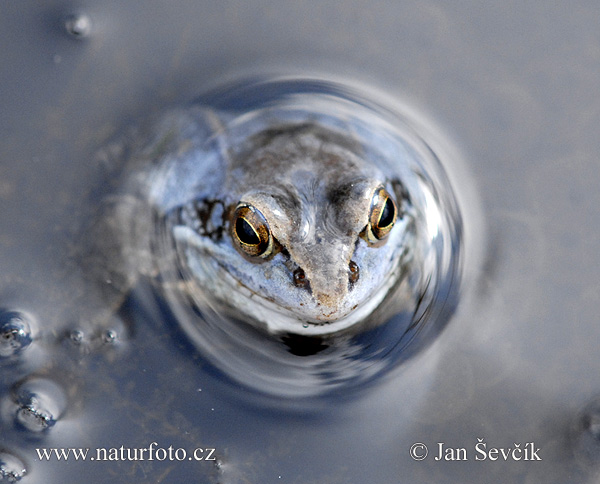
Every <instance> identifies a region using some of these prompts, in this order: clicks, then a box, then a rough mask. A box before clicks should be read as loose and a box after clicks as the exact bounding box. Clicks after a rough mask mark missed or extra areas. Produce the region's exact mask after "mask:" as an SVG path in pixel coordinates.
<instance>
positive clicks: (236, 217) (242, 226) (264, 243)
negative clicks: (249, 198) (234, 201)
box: [231, 203, 273, 258]
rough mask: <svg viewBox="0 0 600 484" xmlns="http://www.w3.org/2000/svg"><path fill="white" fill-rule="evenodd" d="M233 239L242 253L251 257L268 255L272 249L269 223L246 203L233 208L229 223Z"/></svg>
mask: <svg viewBox="0 0 600 484" xmlns="http://www.w3.org/2000/svg"><path fill="white" fill-rule="evenodd" d="M231 233H232V237H233V240H234V241H235V242H236V243H237V246H238V247H239V248H240V249H241V250H242V252H243V253H245V254H246V255H249V256H251V257H261V258H265V257H268V256H269V255H270V254H271V252H272V251H273V237H272V236H271V230H270V229H269V224H268V223H267V220H266V219H265V217H264V215H263V214H262V213H260V211H259V210H258V209H256V208H254V207H253V206H252V205H249V204H247V203H240V204H238V206H237V207H236V208H235V211H234V212H233V217H232V223H231Z"/></svg>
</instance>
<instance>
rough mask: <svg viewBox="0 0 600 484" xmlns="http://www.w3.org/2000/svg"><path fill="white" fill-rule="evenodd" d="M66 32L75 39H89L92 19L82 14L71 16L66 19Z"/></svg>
mask: <svg viewBox="0 0 600 484" xmlns="http://www.w3.org/2000/svg"><path fill="white" fill-rule="evenodd" d="M65 30H66V31H67V34H69V35H70V36H71V37H73V38H75V39H84V38H86V37H88V36H89V35H90V33H91V31H92V22H91V20H90V17H89V16H87V15H85V14H82V13H78V14H72V15H69V16H68V17H67V18H66V19H65Z"/></svg>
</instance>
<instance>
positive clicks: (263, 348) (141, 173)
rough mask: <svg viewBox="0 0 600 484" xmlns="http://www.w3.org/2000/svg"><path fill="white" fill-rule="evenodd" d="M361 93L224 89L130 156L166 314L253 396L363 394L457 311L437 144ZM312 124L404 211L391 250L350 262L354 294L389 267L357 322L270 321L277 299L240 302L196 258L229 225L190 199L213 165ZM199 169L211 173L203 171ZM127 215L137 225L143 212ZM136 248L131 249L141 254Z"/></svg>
mask: <svg viewBox="0 0 600 484" xmlns="http://www.w3.org/2000/svg"><path fill="white" fill-rule="evenodd" d="M369 94H370V91H364V92H363V91H361V90H360V89H356V88H354V87H348V86H345V85H340V84H336V83H331V82H324V81H320V80H304V79H288V78H285V79H275V80H268V81H262V80H261V81H252V82H244V83H239V84H236V85H232V86H227V87H226V88H223V89H221V90H218V91H213V92H211V93H209V94H207V95H205V96H203V97H202V98H200V99H199V100H198V102H197V103H196V104H194V105H193V106H191V107H189V108H187V109H182V110H178V111H175V112H173V113H169V114H168V115H167V116H165V117H164V118H163V119H162V120H161V121H160V122H159V123H157V125H156V126H155V128H154V132H153V134H152V136H151V141H150V143H146V144H145V146H144V147H143V148H141V149H139V150H138V151H137V152H136V153H134V158H135V159H136V160H137V161H138V162H139V160H140V159H141V160H142V165H141V166H142V168H141V169H138V170H137V172H136V173H135V174H134V176H132V177H131V180H133V182H132V184H130V185H129V187H130V188H131V186H133V187H134V188H133V189H132V190H130V191H134V192H136V194H137V196H141V197H142V198H143V199H144V205H147V206H149V207H151V211H152V215H151V220H152V228H151V229H149V230H151V234H150V236H149V237H147V239H149V242H147V243H148V245H149V247H146V248H148V249H149V251H150V253H151V258H152V259H153V260H154V262H155V265H156V267H157V273H158V276H156V274H155V275H154V276H153V277H154V278H155V280H159V281H160V287H161V288H160V293H161V294H162V297H164V298H165V300H166V302H167V307H168V310H169V311H170V312H171V313H172V315H173V317H174V318H175V319H176V321H177V323H178V325H180V327H181V328H183V330H184V332H185V334H186V335H187V337H188V338H189V339H190V341H191V342H192V343H193V345H194V347H195V348H197V349H198V350H199V351H200V352H201V353H202V355H204V356H205V357H206V358H207V359H208V360H209V361H210V362H212V363H213V364H214V365H215V366H216V367H217V368H218V369H220V370H221V371H222V372H223V373H224V374H225V375H227V376H228V377H229V378H231V379H233V380H234V381H236V382H238V383H242V384H243V385H245V386H247V387H249V388H251V389H254V390H257V391H259V392H262V393H267V394H272V395H276V396H288V397H294V396H310V395H318V394H322V393H326V392H328V391H331V390H336V391H337V390H339V389H340V388H342V387H356V386H357V385H362V384H364V383H366V382H368V381H371V380H372V379H373V378H374V377H375V376H376V375H381V374H382V373H383V372H384V371H385V370H387V369H390V368H392V367H394V366H395V365H397V364H398V363H399V362H400V361H403V360H404V359H406V358H407V357H409V356H410V355H412V354H414V353H415V352H416V351H417V350H419V349H421V348H423V347H424V346H425V345H426V343H427V342H429V341H431V339H432V337H433V336H435V335H436V334H438V333H439V331H440V330H441V329H442V328H443V327H444V326H445V324H446V323H447V322H448V320H449V318H450V316H451V314H452V313H453V311H454V308H455V306H456V303H457V300H458V295H459V292H460V291H459V289H460V282H461V268H462V259H463V249H462V237H463V221H462V217H461V213H460V211H459V208H458V204H457V202H456V199H455V197H454V194H453V188H452V187H451V186H450V182H449V180H448V177H447V175H446V173H445V169H444V166H443V165H445V162H446V160H444V154H443V153H440V152H438V149H437V147H438V145H437V144H436V140H437V136H434V135H433V134H432V132H431V131H430V130H428V129H427V128H426V127H425V126H424V125H423V123H421V122H420V121H417V119H416V117H413V116H412V115H411V114H410V111H409V110H406V112H404V111H403V108H402V107H401V106H400V107H398V105H397V103H395V102H394V101H393V100H390V99H387V98H385V97H382V96H379V95H373V96H369ZM307 125H310V126H317V127H318V128H315V129H318V130H321V131H322V132H326V133H333V134H332V135H329V134H327V135H326V136H331V139H334V138H335V139H339V140H341V141H339V143H338V145H339V146H341V147H342V148H344V147H345V146H358V148H356V149H355V148H352V150H354V151H353V153H359V154H360V156H363V157H365V158H366V159H368V160H371V161H373V160H375V162H374V166H375V167H376V168H377V170H379V171H381V172H382V173H385V174H386V176H387V178H386V179H388V180H392V181H390V182H389V183H388V182H386V183H388V184H387V185H384V188H385V190H387V191H385V190H383V189H382V190H383V191H382V192H381V193H382V194H384V193H388V192H390V193H394V194H395V197H396V198H398V200H397V201H396V204H397V205H398V207H400V208H399V209H398V210H399V213H398V220H397V221H396V223H395V226H394V227H393V229H392V230H391V232H390V241H389V242H387V247H388V249H386V251H381V252H379V253H378V254H384V255H382V256H380V257H379V259H377V258H374V259H373V261H374V262H370V264H371V265H368V264H367V263H365V264H362V263H361V264H356V263H355V261H354V259H353V260H352V263H351V264H350V266H349V277H350V283H349V284H350V289H352V287H353V284H357V287H358V284H362V283H363V282H364V281H366V282H364V284H368V283H369V278H370V277H371V275H370V274H373V275H375V274H378V268H380V269H381V271H386V273H385V277H383V278H382V280H383V281H384V282H382V283H379V282H378V283H377V285H376V284H375V283H373V284H372V287H371V289H370V291H371V292H370V294H369V295H368V297H365V298H364V302H360V303H357V304H356V306H357V307H355V308H352V311H353V312H352V316H348V317H346V316H344V317H342V318H340V320H339V321H336V320H332V321H325V322H323V323H322V324H321V323H317V322H315V321H313V320H311V319H310V318H307V320H306V322H304V323H303V324H298V321H300V322H301V321H302V318H301V317H300V318H299V319H298V321H296V320H294V318H293V317H288V316H285V315H284V316H279V314H280V313H281V314H286V315H287V314H288V313H287V312H285V313H284V312H283V311H280V313H279V312H278V311H279V309H278V308H277V301H278V299H277V296H273V297H272V298H271V299H269V300H266V302H265V300H263V298H261V294H258V292H260V291H255V292H254V293H252V291H246V293H244V291H245V289H244V288H245V285H244V284H238V286H236V285H235V283H231V281H228V280H227V281H226V280H225V279H227V278H230V277H233V276H231V272H232V271H231V270H229V272H224V271H222V270H221V266H225V265H226V264H225V263H222V262H221V261H219V260H218V255H219V254H220V253H217V257H211V258H208V257H207V258H202V257H197V254H198V253H202V251H203V250H204V245H210V244H212V243H213V242H214V241H215V240H220V238H222V237H223V230H225V229H223V227H222V226H221V222H222V220H225V215H224V213H227V210H228V208H227V206H226V203H224V202H223V200H219V199H215V200H208V201H207V198H208V197H207V196H205V197H204V199H203V200H202V203H203V204H202V205H201V206H200V205H199V203H198V202H197V200H198V199H199V198H200V196H201V195H202V193H199V192H203V191H204V192H206V193H208V192H209V190H208V188H207V185H210V184H211V183H216V181H217V180H221V179H222V177H223V176H228V175H231V173H221V171H222V170H224V167H225V164H223V163H222V162H221V160H223V159H224V157H233V158H235V157H236V156H238V155H239V154H240V153H248V152H250V153H251V152H252V150H253V149H254V148H253V143H256V140H259V139H261V136H262V134H263V133H265V132H270V133H271V132H273V130H278V129H279V130H283V129H288V127H289V126H292V127H294V126H307ZM282 127H285V128H282ZM311 129H313V128H311ZM269 130H270V131H269ZM324 136H325V135H324ZM328 139H329V138H328ZM344 140H346V141H347V143H346V141H344ZM298 143H300V141H298ZM342 148H340V151H339V152H340V153H343V152H344V151H343V149H342ZM257 149H258V148H257ZM323 149H325V148H323ZM336 149H337V148H336ZM208 166H209V167H213V168H212V171H211V170H208V171H207V170H206V169H204V171H203V170H199V169H198V167H205V168H206V167H208ZM261 169H268V167H267V168H264V167H262V168H261ZM220 170H221V171H220ZM197 172H200V173H201V175H199V174H198V173H197ZM202 177H204V178H203V179H201V178H202ZM140 181H141V183H140ZM382 196H383V195H382ZM386 196H387V195H386ZM384 202H385V199H384ZM384 202H382V203H384ZM384 209H385V210H387V211H386V212H385V214H386V215H385V216H384V215H381V217H387V218H388V219H389V220H392V215H393V214H389V212H390V211H391V210H394V206H393V205H392V202H389V203H387V208H385V207H384V205H382V208H381V210H382V211H383V210H384ZM136 217H137V223H138V225H139V220H140V219H141V218H143V217H142V216H141V215H140V214H139V213H138V214H136ZM389 220H388V221H389ZM388 229H389V228H388ZM246 230H248V229H247V228H246ZM135 232H136V233H139V231H138V230H136V231H135ZM190 234H192V235H190ZM198 234H200V236H198ZM250 235H252V234H251V233H250ZM250 235H249V236H248V238H250ZM190 237H191V238H192V239H193V240H194V241H195V242H193V243H190V242H189V240H190ZM137 239H138V237H136V240H133V241H131V242H132V243H133V244H134V245H135V243H137V244H138V246H139V245H140V243H141V242H140V240H137ZM139 239H143V240H146V238H145V237H140V238H139ZM182 240H183V241H184V242H182ZM257 240H258V239H257ZM204 241H206V244H205V243H204ZM141 244H142V245H143V242H142V243H141ZM360 244H363V242H362V241H361V242H357V249H356V250H357V251H358V250H359V245H360ZM190 246H192V249H193V250H192V249H190ZM142 249H144V248H142ZM211 250H212V249H211ZM361 250H363V249H361ZM364 250H366V249H364ZM138 252H140V253H142V252H144V250H139V251H138ZM374 253H377V252H374ZM211 254H213V255H214V252H212V253H211ZM223 254H224V255H223V257H226V256H227V254H226V253H225V252H223ZM284 256H285V253H284ZM275 257H277V256H275ZM273 260H275V258H274V259H273ZM377 264H378V265H377ZM288 266H290V264H289V263H288ZM359 266H360V267H359ZM256 267H263V268H264V267H266V265H265V264H263V265H262V266H261V265H260V264H256ZM365 267H366V268H367V269H365ZM217 269H218V270H217ZM289 269H290V271H291V272H290V273H291V274H292V275H291V276H290V278H289V280H290V284H294V285H295V287H297V288H300V289H301V288H302V287H303V286H304V285H305V282H304V281H305V279H304V278H305V275H304V273H303V271H302V270H299V269H298V268H295V267H289ZM260 271H263V272H260ZM369 271H370V272H369ZM259 272H260V274H261V277H264V280H265V281H266V282H265V284H274V283H277V284H278V282H277V281H278V279H277V275H276V273H275V271H273V272H272V273H271V272H264V269H260V270H259ZM199 274H200V276H199ZM207 274H209V275H210V274H212V275H215V274H216V275H217V276H214V277H213V279H210V278H209V277H208V276H206V275H207ZM265 274H266V275H265ZM273 274H275V275H273ZM269 277H271V278H272V279H269ZM203 278H204V279H203ZM207 281H208V282H207ZM357 281H358V282H357ZM228 284H229V285H228ZM223 287H225V289H223ZM361 287H362V286H361ZM365 287H367V288H368V287H369V286H365ZM280 288H281V286H277V288H276V290H277V289H280ZM219 291H220V292H219ZM357 292H358V291H357ZM215 294H217V295H215ZM361 301H363V300H361ZM301 303H302V304H303V302H302V301H301ZM257 308H258V309H257ZM265 313H266V314H268V316H264V314H265ZM261 319H262V323H261ZM265 321H266V323H265Z"/></svg>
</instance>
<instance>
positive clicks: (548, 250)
mask: <svg viewBox="0 0 600 484" xmlns="http://www.w3.org/2000/svg"><path fill="white" fill-rule="evenodd" d="M80 12H83V13H85V14H86V15H87V16H88V17H89V19H90V21H91V30H90V32H89V35H88V36H87V37H85V38H76V36H74V35H69V34H68V33H67V31H66V29H65V18H66V17H67V16H68V15H69V14H73V13H80ZM599 22H600V7H599V6H597V5H596V4H595V3H594V2H587V3H584V2H581V3H579V4H578V5H573V4H568V3H566V2H565V3H563V4H562V5H541V4H540V5H539V6H533V5H530V6H524V5H522V4H521V3H518V2H512V3H511V2H509V3H506V2H504V3H498V4H491V3H490V4H488V5H485V6H484V5H481V4H480V3H479V2H472V1H464V2H458V3H454V4H453V5H452V6H448V5H447V4H446V3H443V2H404V3H402V4H398V3H397V2H384V1H382V2H345V3H344V4H343V6H342V5H340V4H339V3H336V2H319V3H316V2H266V1H264V2H244V3H242V2H239V3H238V2H219V3H218V4H217V3H212V4H211V3H209V2H202V3H201V2H180V3H177V4H176V5H173V4H170V3H166V2H165V3H161V2H144V7H143V8H141V6H140V5H133V3H131V2H127V3H125V2H89V3H86V2H78V3H73V2H44V5H41V4H39V3H38V2H19V3H18V4H17V3H10V4H9V3H8V2H6V3H4V4H3V5H2V6H1V7H0V26H1V27H2V28H0V45H2V49H1V50H0V61H1V62H0V108H1V111H0V136H1V140H2V141H1V143H0V227H1V229H0V307H1V308H4V309H8V310H13V309H14V310H20V311H23V312H25V314H28V315H29V317H30V318H31V327H32V328H33V329H32V331H33V342H32V343H31V344H29V346H28V347H27V348H26V349H25V350H23V352H22V357H21V358H19V359H17V360H11V359H8V361H7V360H6V359H5V361H3V362H2V366H1V367H0V372H1V375H2V377H1V389H2V395H0V397H1V398H2V402H1V403H0V417H1V418H2V421H1V427H0V447H1V448H0V452H3V453H4V454H2V455H6V453H9V454H11V455H13V456H15V457H17V458H18V459H20V460H21V461H23V462H24V464H25V465H26V467H27V468H28V475H27V476H26V477H25V478H23V481H22V482H32V483H38V482H39V483H41V482H44V483H50V482H73V483H75V482H81V481H82V480H84V479H85V481H87V482H89V483H90V484H91V483H96V482H148V483H157V482H208V483H214V482H222V483H238V482H241V483H243V482H248V483H256V482H261V483H285V482H288V483H309V482H310V483H345V484H348V483H364V482H376V483H396V482H465V481H481V480H483V479H485V481H486V482H526V483H535V482H561V483H562V482H594V481H595V480H596V479H597V478H598V474H599V472H598V470H599V469H598V464H599V462H600V459H599V457H598V452H599V451H600V445H599V444H598V439H597V435H598V431H597V426H598V424H597V419H598V417H597V415H598V410H597V408H596V407H594V405H593V402H594V401H595V399H596V397H597V395H598V394H600V372H599V371H598V369H599V367H600V357H599V356H598V352H597V346H598V340H599V337H600V329H599V326H598V324H597V318H598V316H597V308H598V304H599V302H600V295H599V294H600V291H599V290H598V277H597V267H598V266H599V265H600V264H599V263H600V260H599V255H598V250H597V247H598V242H597V239H598V234H599V229H598V227H599V226H600V225H599V224H598V222H599V215H598V214H599V211H598V209H597V207H598V205H599V202H600V200H599V195H598V190H597V186H598V182H599V181H600V180H599V175H598V159H599V158H600V141H599V139H600V138H599V137H598V135H597V133H598V125H599V124H600V123H599V122H600V101H599V100H598V92H600V33H598V28H597V26H598V24H599ZM273 72H275V73H284V74H287V75H292V76H307V75H320V76H327V77H332V78H336V79H338V80H339V79H348V80H352V81H353V82H362V83H365V84H367V85H371V86H373V87H374V88H376V89H379V90H382V91H384V92H386V93H388V94H389V95H391V96H395V97H397V98H398V99H399V100H400V101H401V102H404V103H406V104H408V105H410V106H412V107H413V108H414V109H415V110H416V111H418V112H422V113H423V114H424V116H425V117H426V118H428V119H430V120H432V123H434V124H435V125H437V126H439V127H440V128H441V129H442V130H443V131H444V132H445V133H446V135H447V138H449V139H450V141H451V142H452V143H453V144H454V145H455V146H456V147H457V151H458V152H459V153H460V157H461V158H462V160H463V165H464V168H465V172H466V173H467V174H468V175H469V176H468V177H467V179H465V180H464V182H465V190H470V189H471V188H473V187H474V189H475V193H476V194H477V195H475V196H473V198H472V199H471V200H472V203H476V204H478V211H479V213H480V214H481V220H478V221H477V222H476V224H475V228H476V230H478V231H480V232H481V233H482V234H483V235H484V236H485V237H482V239H481V244H482V247H481V249H482V252H483V254H484V256H485V257H484V258H483V259H482V261H481V267H482V274H481V275H480V276H479V278H478V279H477V281H475V289H474V290H472V291H470V292H469V293H468V295H465V297H464V298H462V300H461V303H460V305H459V308H458V311H457V313H456V314H455V315H454V317H453V318H452V320H451V321H450V322H449V324H448V327H447V329H446V330H445V331H444V332H443V333H442V334H441V335H440V336H439V337H438V338H437V339H436V341H435V342H434V343H433V345H432V346H430V347H429V348H427V349H426V350H424V351H423V352H421V353H419V354H418V355H417V356H415V357H414V358H412V359H411V360H409V361H408V362H406V363H405V364H403V365H401V366H399V367H398V368H397V369H396V370H394V371H392V372H391V373H389V374H387V375H385V377H383V378H381V379H380V380H379V381H378V382H377V384H375V385H373V386H371V387H370V388H367V389H365V391H364V392H363V393H360V394H359V395H357V396H355V397H354V398H351V399H343V398H341V397H340V398H339V399H337V400H336V398H335V397H331V398H329V399H327V400H325V401H317V402H310V401H308V402H306V406H307V408H306V409H302V408H297V406H294V408H293V409H286V408H285V406H284V405H283V404H282V403H281V402H273V401H271V400H268V401H265V400H264V399H262V398H260V397H256V396H255V395H252V394H250V393H248V391H247V390H245V389H243V388H238V387H236V385H235V384H232V383H231V382H225V381H223V379H222V377H221V375H220V374H219V373H218V372H215V371H213V369H212V368H211V367H210V366H208V365H206V363H205V362H204V361H203V360H202V358H201V357H200V355H198V354H197V353H196V352H195V351H194V349H193V348H192V347H191V346H190V344H189V343H188V342H187V340H186V338H185V337H184V336H183V334H181V333H180V332H179V330H178V329H177V327H176V326H175V325H169V324H160V321H159V320H158V319H157V318H154V317H152V314H153V313H152V312H149V309H148V308H149V307H150V308H151V307H152V303H151V302H150V303H148V304H146V305H145V306H144V308H143V310H142V308H141V307H138V306H136V305H135V304H134V303H133V302H132V303H129V304H127V303H126V305H125V306H124V307H123V309H122V311H121V313H120V316H119V317H116V318H115V322H114V334H117V335H118V341H117V342H116V343H114V344H110V343H107V341H110V340H111V338H110V334H89V333H87V332H86V331H84V330H85V327H84V328H83V329H82V330H81V333H73V332H72V331H71V330H72V329H77V328H79V327H81V326H82V323H81V322H79V323H76V321H77V312H78V311H77V307H71V306H72V305H73V304H74V301H81V293H83V295H84V296H85V292H86V289H85V287H82V286H81V285H80V284H78V281H79V280H78V279H74V278H72V277H70V276H68V275H65V273H68V271H66V270H65V267H66V266H67V265H68V260H69V254H71V253H72V252H73V248H74V247H76V246H77V244H78V238H77V233H78V228H79V227H81V225H82V224H85V223H86V221H87V219H88V218H89V217H91V214H92V213H93V208H94V207H93V206H91V204H90V202H89V200H93V199H94V197H95V196H98V195H99V194H102V193H103V191H105V190H106V191H109V190H110V188H111V187H110V186H106V187H103V186H102V185H101V184H102V183H105V182H106V180H107V173H108V172H109V171H110V170H109V168H107V166H106V165H104V164H103V161H102V159H99V158H98V157H97V156H96V155H95V154H96V153H97V150H98V149H99V148H100V147H102V146H104V145H105V144H106V143H107V141H109V140H111V139H113V138H114V137H116V136H118V135H119V134H120V133H122V132H123V130H124V129H125V128H126V127H128V126H130V125H132V124H135V123H136V122H140V121H141V120H144V119H147V118H149V117H151V116H153V115H156V114H158V113H160V112H162V111H163V110H165V109H168V108H170V107H172V106H174V105H178V104H183V103H187V102H190V101H191V100H193V99H195V98H196V97H197V96H198V95H199V94H200V93H201V92H203V91H205V90H206V89H208V88H210V87H213V86H216V85H218V84H221V83H222V82H224V81H227V80H233V79H237V78H239V76H242V75H264V74H265V73H273ZM108 178H109V177H108ZM459 188H460V186H457V187H456V189H457V191H458V189H459ZM65 307H66V308H70V309H69V310H64V308H65ZM155 311H156V312H158V313H160V311H162V309H161V308H155ZM64 314H66V315H68V316H67V319H68V318H72V319H68V320H65V321H57V319H56V318H57V315H64ZM83 326H85V325H83ZM64 328H67V329H69V332H68V333H67V334H65V333H64V331H63V329H64ZM11 334H13V335H15V334H17V333H11ZM79 337H81V338H82V341H80V342H79V343H78V342H77V339H78V338H79ZM23 341H26V338H25V339H24V340H23ZM26 342H27V341H26ZM32 376H35V377H36V378H38V379H42V380H43V381H47V380H48V379H49V380H52V381H54V382H56V383H57V384H58V385H59V390H57V391H55V390H56V388H50V389H47V388H46V389H43V388H42V389H41V390H40V392H41V393H42V394H43V393H44V391H46V393H47V394H49V395H47V396H46V397H43V395H42V398H41V400H42V402H43V401H44V398H46V399H47V400H48V402H47V405H50V406H51V407H52V406H53V405H54V414H56V416H57V421H56V424H55V425H54V426H52V427H51V428H49V429H47V430H46V431H42V432H36V431H32V430H31V429H27V427H26V426H25V425H23V422H22V421H21V423H19V421H17V422H15V420H18V418H16V417H15V413H18V412H17V411H16V410H15V406H16V407H17V408H18V406H19V405H21V406H22V407H23V406H25V407H26V406H27V403H26V402H27V401H30V400H27V398H28V397H27V395H24V393H26V388H25V389H24V386H26V385H25V384H26V383H27V382H29V383H31V381H30V378H31V377H32ZM38 383H39V380H38ZM35 384H36V382H35V381H33V385H35ZM42 386H43V385H42ZM61 391H62V392H63V393H64V394H63V395H60V393H61ZM56 393H58V394H59V395H57V394H56ZM60 400H64V402H66V403H64V407H61V402H60ZM23 402H25V403H23ZM311 404H313V405H314V407H311ZM590 405H591V406H590ZM61 409H62V410H61ZM21 416H23V414H21ZM594 416H596V417H594ZM22 420H23V419H22ZM27 422H29V423H30V424H31V425H33V426H34V427H35V423H36V422H39V420H35V418H34V419H33V420H31V419H30V420H27V418H25V423H27ZM32 422H33V423H32ZM46 423H52V422H51V421H46ZM478 439H484V441H485V443H487V449H488V450H489V449H490V448H491V447H498V448H505V449H508V448H515V447H516V444H520V448H523V449H524V448H529V447H526V445H527V443H529V442H532V443H533V447H534V448H535V449H538V448H539V452H538V454H539V456H540V458H541V459H542V460H541V461H536V460H534V461H531V460H528V461H524V460H521V461H515V460H513V457H514V456H515V455H516V456H522V457H525V453H522V454H518V453H517V454H512V455H511V457H510V458H509V459H508V461H504V460H503V458H502V457H501V454H498V455H499V456H500V458H499V460H496V461H490V459H489V458H488V459H486V460H484V461H480V460H476V457H480V458H481V456H482V455H481V454H478V453H477V452H476V451H475V446H476V444H477V443H478ZM152 442H157V446H158V447H162V448H168V447H169V446H173V448H174V449H177V448H184V449H186V450H187V451H188V452H191V451H193V449H195V448H203V449H206V448H215V449H216V450H215V455H216V457H217V458H218V461H208V462H206V461H200V462H192V461H188V460H185V461H181V462H178V461H168V460H165V461H163V462H158V461H156V460H154V461H148V460H145V461H135V462H134V461H116V460H115V461H105V462H97V461H89V460H88V461H86V462H82V461H75V460H74V459H73V458H71V459H69V460H68V461H66V462H65V461H60V462H58V461H57V460H56V459H52V460H51V461H48V462H41V461H40V460H39V458H38V456H37V453H36V450H35V449H36V448H90V449H93V450H95V449H96V448H106V449H110V448H120V447H121V446H124V448H144V447H148V446H149V445H150V444H151V443H152ZM417 442H421V443H425V444H426V445H427V446H428V447H429V452H430V455H429V456H428V457H427V458H426V459H425V460H422V461H416V460H413V459H412V458H411V456H410V453H409V451H410V449H411V446H412V445H413V444H414V443H417ZM439 442H443V443H444V444H445V445H446V446H448V447H453V448H465V449H466V454H467V459H468V460H466V461H460V462H448V461H445V460H443V459H442V460H435V455H436V454H437V450H438V443H439ZM453 455H454V456H459V455H461V453H460V452H456V453H454V454H453ZM0 457H1V456H0ZM84 476H85V477H84Z"/></svg>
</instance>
